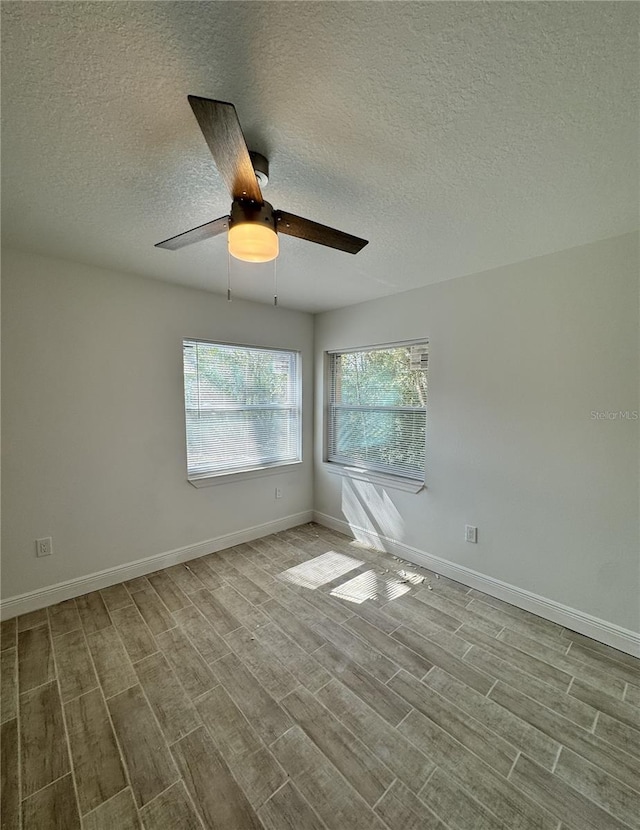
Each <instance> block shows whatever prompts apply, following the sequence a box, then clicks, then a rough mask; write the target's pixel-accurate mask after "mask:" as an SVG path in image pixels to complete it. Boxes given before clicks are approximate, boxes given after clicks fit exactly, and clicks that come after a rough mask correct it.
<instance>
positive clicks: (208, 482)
mask: <svg viewBox="0 0 640 830" xmlns="http://www.w3.org/2000/svg"><path fill="white" fill-rule="evenodd" d="M188 343H192V344H196V345H197V344H200V343H202V344H205V345H207V346H224V347H228V348H232V349H250V350H252V351H265V352H283V353H284V354H287V355H293V356H294V357H295V384H296V389H297V393H298V394H297V402H296V406H295V407H293V408H294V409H295V410H296V412H297V418H298V436H297V438H298V440H297V447H296V450H297V453H296V459H295V460H291V459H285V460H283V461H275V462H272V463H268V464H256V465H252V466H247V467H243V468H240V469H237V468H236V469H228V470H221V471H220V472H206V473H202V474H194V473H192V474H191V475H190V474H189V455H188V446H187V395H186V387H185V365H184V349H185V345H186V344H188ZM182 390H183V416H184V452H185V469H186V476H187V481H188V482H189V484H191V485H192V486H193V487H196V488H200V487H210V486H213V485H216V484H223V483H225V482H227V483H229V481H243V480H245V479H251V478H259V477H262V476H266V475H274V474H277V473H280V474H282V473H284V472H287V468H289V467H296V466H298V465H300V464H302V462H303V458H302V443H303V442H302V429H303V413H302V401H303V389H302V351H301V350H300V349H290V348H286V347H284V346H264V345H256V344H253V343H235V342H230V341H225V340H207V339H205V338H202V337H183V338H182ZM252 408H256V407H253V406H252V407H248V409H252ZM269 408H270V407H268V406H265V407H264V409H269ZM282 408H285V409H290V408H291V407H281V406H274V407H273V409H282ZM239 409H242V407H239Z"/></svg>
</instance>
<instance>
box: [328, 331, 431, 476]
mask: <svg viewBox="0 0 640 830" xmlns="http://www.w3.org/2000/svg"><path fill="white" fill-rule="evenodd" d="M427 360H428V346H427V344H426V343H420V344H414V345H410V346H395V347H388V348H382V349H367V350H362V351H352V352H341V353H333V354H331V355H330V356H329V361H330V363H329V424H328V460H329V461H335V462H338V463H341V464H351V465H355V466H362V467H367V468H370V469H374V470H379V471H381V472H388V473H392V474H396V475H402V476H406V477H409V478H417V479H422V478H423V477H424V463H425V445H426V405H427Z"/></svg>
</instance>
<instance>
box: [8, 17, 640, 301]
mask: <svg viewBox="0 0 640 830" xmlns="http://www.w3.org/2000/svg"><path fill="white" fill-rule="evenodd" d="M638 9H639V6H638V4H637V3H625V2H622V3H616V2H612V3H605V2H603V3H586V2H585V3H581V2H568V3H555V2H551V3H537V2H521V3H500V2H495V3H487V4H485V3H463V2H462V3H455V2H435V3H426V2H422V3H408V4H405V3H400V2H382V3H380V2H374V3H368V2H351V3H348V2H344V3H332V2H301V3H298V2H202V3H199V2H157V3H156V2H123V3H119V2H118V3H111V2H93V3H83V2H68V3H59V2H55V3H49V2H4V3H3V4H2V121H3V124H2V143H3V146H2V151H3V152H2V197H3V212H2V225H3V239H4V243H5V244H7V245H11V246H14V247H19V248H23V249H26V250H32V251H37V252H42V253H46V254H50V255H53V256H59V257H65V258H69V259H73V260H77V261H80V262H86V263H91V264H96V265H100V266H105V267H108V268H113V269H118V270H121V271H125V272H131V273H137V274H143V275H146V276H149V277H156V278H159V279H163V280H169V281H171V282H175V283H179V284H183V285H190V286H197V287H200V288H207V289H209V290H212V291H220V292H224V291H225V290H226V278H227V253H226V244H225V239H224V237H218V238H217V239H210V240H207V241H206V242H201V243H199V244H197V245H194V246H192V247H190V248H185V249H183V250H181V251H177V252H168V251H162V250H156V249H154V247H153V245H154V243H155V242H158V241H160V240H161V239H165V238H166V237H168V236H172V235H173V234H176V233H179V232H181V231H184V230H187V229H188V228H190V227H193V226H195V225H198V224H201V223H203V222H206V221H208V220H210V219H213V218H215V217H217V216H220V215H222V214H225V213H227V212H228V210H229V202H230V199H229V197H228V196H227V194H226V191H225V188H224V186H223V183H222V180H221V178H220V177H219V175H218V173H217V171H216V169H215V167H214V165H213V161H212V159H211V156H210V154H209V151H208V149H207V145H206V143H205V141H204V138H203V137H202V134H201V133H200V130H199V128H198V125H197V123H196V120H195V118H194V117H193V114H192V113H191V109H190V107H189V105H188V103H187V94H189V93H191V94H195V95H201V96H205V97H211V98H220V99H223V100H227V101H232V102H234V103H235V104H236V107H237V109H238V113H239V116H240V120H241V123H242V125H243V128H244V131H245V135H246V136H247V139H248V143H249V145H250V147H251V148H252V149H256V150H259V151H261V152H262V153H264V154H265V155H267V156H268V157H269V159H270V162H271V182H270V184H269V187H268V189H267V190H266V192H265V197H266V198H267V199H268V200H269V201H270V202H272V203H273V204H274V205H275V206H276V207H279V208H282V209H285V210H289V211H291V212H293V213H298V214H300V215H302V216H306V217H308V218H310V219H314V220H316V221H318V222H323V223H325V224H330V225H333V226H335V227H338V228H340V229H342V230H345V231H348V232H351V233H355V234H357V235H359V236H364V237H366V238H368V239H369V240H370V244H369V245H368V246H367V247H366V248H365V249H364V251H362V253H360V254H358V255H357V256H351V255H349V254H343V253H339V252H336V251H333V250H330V249H326V248H322V247H320V246H317V245H311V244H309V243H305V242H302V241H300V240H296V239H293V238H290V237H284V236H283V237H282V238H281V245H280V249H281V256H280V258H279V259H278V281H279V294H280V300H281V304H282V305H286V306H289V307H292V308H301V309H305V310H309V311H316V310H320V309H326V308H335V307H337V306H341V305H347V304H350V303H353V302H358V301H360V300H365V299H369V298H373V297H379V296H382V295H385V294H390V293H396V292H399V291H405V290H408V289H410V288H414V287H417V286H421V285H426V284H428V283H432V282H438V281H440V280H445V279H450V278H452V277H457V276H461V275H463V274H470V273H475V272H478V271H482V270H485V269H489V268H492V267H496V266H499V265H504V264H507V263H511V262H517V261H521V260H524V259H528V258H530V257H534V256H538V255H541V254H545V253H549V252H551V251H556V250H560V249H563V248H569V247H572V246H575V245H580V244H583V243H587V242H591V241H593V240H596V239H601V238H604V237H607V236H614V235H616V234H619V233H625V232H627V231H629V230H632V229H634V228H635V227H637V224H638V169H637V154H638V53H637V33H638ZM272 272H273V268H272V265H262V266H247V265H243V264H241V263H238V262H236V261H234V262H233V263H232V280H233V285H234V291H235V293H236V294H237V295H240V296H245V297H251V298H253V299H257V300H263V301H265V302H266V301H268V300H269V298H270V297H271V293H272V285H271V275H272Z"/></svg>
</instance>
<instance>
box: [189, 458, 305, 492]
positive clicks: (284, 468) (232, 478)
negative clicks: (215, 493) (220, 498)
mask: <svg viewBox="0 0 640 830" xmlns="http://www.w3.org/2000/svg"><path fill="white" fill-rule="evenodd" d="M300 464H302V461H287V462H286V463H285V464H274V465H272V466H270V467H260V468H258V469H254V470H241V471H239V472H237V473H218V474H217V475H213V476H197V477H194V478H188V479H187V481H188V482H189V484H190V485H191V486H192V487H197V488H198V489H200V488H201V487H214V486H215V485H217V484H235V483H236V482H237V481H248V480H249V479H252V478H262V477H263V476H271V475H276V474H278V473H280V474H283V473H292V472H293V469H292V468H293V467H298V466H299V465H300Z"/></svg>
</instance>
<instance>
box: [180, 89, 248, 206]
mask: <svg viewBox="0 0 640 830" xmlns="http://www.w3.org/2000/svg"><path fill="white" fill-rule="evenodd" d="M188 97H189V103H190V104H191V109H192V110H193V114H194V115H195V117H196V118H197V119H198V124H199V125H200V129H201V130H202V134H203V135H204V137H205V141H206V142H207V144H208V145H209V149H210V150H211V155H212V156H213V160H214V161H215V163H216V167H217V168H218V170H219V171H220V175H221V176H222V178H223V179H224V182H225V184H226V185H227V187H228V189H229V192H230V193H231V196H232V198H234V199H253V201H254V202H259V203H260V204H262V202H263V201H264V200H263V198H262V193H261V192H260V185H259V184H258V180H257V179H256V174H255V172H254V169H253V165H252V164H251V159H250V158H249V150H248V149H247V144H246V142H245V140H244V135H243V134H242V128H241V127H240V122H239V121H238V115H237V113H236V108H235V107H234V106H233V104H227V103H226V102H225V101H213V100H211V99H210V98H198V97H197V96H196V95H189V96H188Z"/></svg>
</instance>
